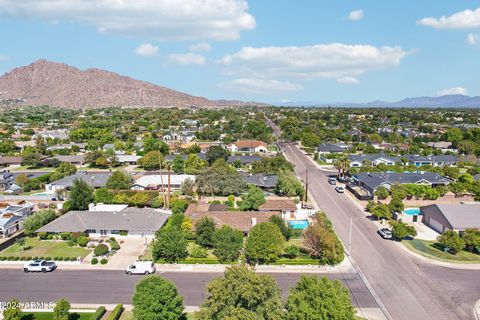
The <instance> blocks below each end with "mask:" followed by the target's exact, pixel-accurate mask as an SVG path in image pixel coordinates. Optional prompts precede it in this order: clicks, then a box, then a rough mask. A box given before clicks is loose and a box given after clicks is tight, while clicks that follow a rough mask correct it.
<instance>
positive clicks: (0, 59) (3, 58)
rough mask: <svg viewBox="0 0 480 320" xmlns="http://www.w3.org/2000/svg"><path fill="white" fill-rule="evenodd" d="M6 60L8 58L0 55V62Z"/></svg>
mask: <svg viewBox="0 0 480 320" xmlns="http://www.w3.org/2000/svg"><path fill="white" fill-rule="evenodd" d="M8 58H9V57H8V56H6V55H3V54H0V61H5V60H8Z"/></svg>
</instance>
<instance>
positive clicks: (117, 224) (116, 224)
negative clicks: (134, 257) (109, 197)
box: [37, 205, 169, 237]
mask: <svg viewBox="0 0 480 320" xmlns="http://www.w3.org/2000/svg"><path fill="white" fill-rule="evenodd" d="M104 206H105V207H104V209H106V210H107V211H100V210H88V211H69V212H67V213H65V214H64V215H63V216H60V217H59V218H57V219H55V220H53V221H52V222H50V223H49V224H47V225H45V226H43V227H41V228H40V229H38V230H37V232H49V233H60V232H84V233H86V234H88V235H89V236H106V237H110V236H118V235H123V234H126V235H128V236H137V237H138V236H141V237H152V236H153V235H154V234H155V232H156V231H157V230H159V229H160V228H161V227H162V226H163V225H164V224H165V222H166V221H167V219H168V217H169V214H168V213H167V212H165V211H162V210H156V209H152V208H130V207H125V206H112V207H111V206H108V205H104Z"/></svg>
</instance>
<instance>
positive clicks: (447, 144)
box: [427, 141, 452, 150]
mask: <svg viewBox="0 0 480 320" xmlns="http://www.w3.org/2000/svg"><path fill="white" fill-rule="evenodd" d="M427 146H429V147H430V148H434V149H441V150H447V149H450V148H451V147H452V143H451V142H449V141H438V142H429V143H427Z"/></svg>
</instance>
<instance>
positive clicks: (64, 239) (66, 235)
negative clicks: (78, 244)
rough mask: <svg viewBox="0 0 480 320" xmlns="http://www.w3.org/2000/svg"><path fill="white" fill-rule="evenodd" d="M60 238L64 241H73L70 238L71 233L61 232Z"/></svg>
mask: <svg viewBox="0 0 480 320" xmlns="http://www.w3.org/2000/svg"><path fill="white" fill-rule="evenodd" d="M60 238H61V239H62V240H63V241H67V240H72V238H71V237H70V232H61V233H60Z"/></svg>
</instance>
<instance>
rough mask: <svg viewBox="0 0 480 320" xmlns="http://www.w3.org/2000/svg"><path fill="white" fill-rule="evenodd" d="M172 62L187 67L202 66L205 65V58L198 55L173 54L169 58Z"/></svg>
mask: <svg viewBox="0 0 480 320" xmlns="http://www.w3.org/2000/svg"><path fill="white" fill-rule="evenodd" d="M168 58H169V59H170V61H172V62H174V63H176V64H179V65H182V66H186V65H191V64H195V65H202V64H204V63H205V57H204V56H202V55H201V54H197V53H173V54H170V55H169V56H168Z"/></svg>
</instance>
